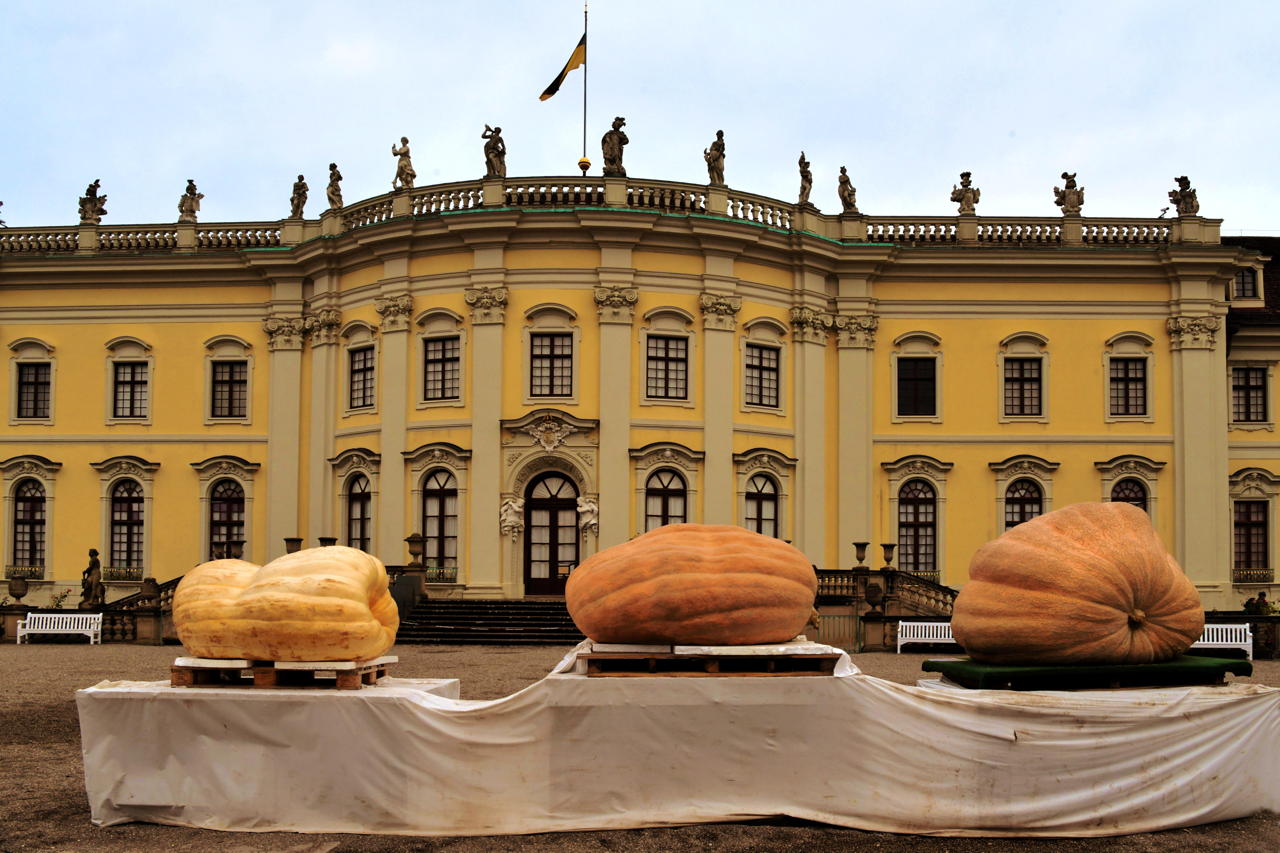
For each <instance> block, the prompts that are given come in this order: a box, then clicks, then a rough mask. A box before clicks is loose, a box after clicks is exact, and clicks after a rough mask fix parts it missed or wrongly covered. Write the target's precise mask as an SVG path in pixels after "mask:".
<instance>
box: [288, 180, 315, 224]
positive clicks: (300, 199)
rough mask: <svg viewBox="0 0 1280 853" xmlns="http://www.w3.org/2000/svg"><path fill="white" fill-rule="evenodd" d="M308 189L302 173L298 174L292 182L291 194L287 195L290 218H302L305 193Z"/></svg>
mask: <svg viewBox="0 0 1280 853" xmlns="http://www.w3.org/2000/svg"><path fill="white" fill-rule="evenodd" d="M310 190H311V188H310V187H308V186H307V182H306V181H305V180H304V179H303V177H302V175H299V176H298V180H296V181H294V182H293V194H292V195H290V196H289V218H290V219H301V218H302V209H303V208H304V207H306V206H307V193H308V192H310Z"/></svg>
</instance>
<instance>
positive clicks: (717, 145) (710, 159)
mask: <svg viewBox="0 0 1280 853" xmlns="http://www.w3.org/2000/svg"><path fill="white" fill-rule="evenodd" d="M702 159H703V160H706V161H707V177H708V179H709V181H710V183H711V185H712V186H715V187H722V186H724V131H723V130H717V131H716V141H715V142H712V143H711V147H710V148H704V149H702Z"/></svg>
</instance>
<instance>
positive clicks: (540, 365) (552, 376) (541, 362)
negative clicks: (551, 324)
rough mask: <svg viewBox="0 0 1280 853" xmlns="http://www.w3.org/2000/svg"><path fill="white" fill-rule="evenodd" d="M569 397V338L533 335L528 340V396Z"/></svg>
mask: <svg viewBox="0 0 1280 853" xmlns="http://www.w3.org/2000/svg"><path fill="white" fill-rule="evenodd" d="M572 395H573V335H571V334H569V333H567V332H534V333H533V334H531V335H530V336H529V396H530V397H570V396H572Z"/></svg>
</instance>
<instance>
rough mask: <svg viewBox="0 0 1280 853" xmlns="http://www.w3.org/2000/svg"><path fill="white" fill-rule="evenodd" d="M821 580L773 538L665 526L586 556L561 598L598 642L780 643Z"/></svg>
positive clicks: (711, 527) (800, 624)
mask: <svg viewBox="0 0 1280 853" xmlns="http://www.w3.org/2000/svg"><path fill="white" fill-rule="evenodd" d="M817 588H818V579H817V576H816V575H815V574H814V571H813V568H812V566H810V565H809V560H808V558H807V557H805V555H804V554H803V553H802V552H801V551H799V550H797V549H796V548H793V547H792V546H791V545H788V544H787V543H786V542H783V541H782V540H781V539H774V538H773V537H771V536H763V535H761V534H759V533H754V532H752V531H750V530H746V529H744V528H742V527H734V526H730V525H718V524H669V525H666V526H665V527H659V528H658V529H657V530H651V531H650V532H648V533H645V534H643V535H641V536H637V537H636V538H635V539H632V540H631V541H629V542H624V543H622V544H621V545H615V546H613V547H612V548H606V549H605V550H603V551H601V552H599V553H598V554H595V555H593V556H591V557H589V558H588V559H587V560H585V561H584V562H583V563H582V564H581V565H580V566H578V567H577V568H576V569H574V570H573V573H572V574H570V575H569V581H568V583H567V585H566V586H565V603H566V604H567V605H568V608H569V615H570V616H572V617H573V622H574V624H575V625H577V626H578V630H580V631H582V633H584V634H586V635H587V636H588V637H590V638H591V639H593V640H595V641H596V642H599V643H661V644H673V645H675V644H678V645H702V646H738V645H752V644H759V643H783V642H786V641H787V640H790V639H792V638H793V637H795V636H796V635H797V634H799V633H800V632H801V630H803V629H804V626H805V623H806V622H807V621H808V620H809V617H810V615H811V614H812V612H813V600H814V594H815V593H816V592H817Z"/></svg>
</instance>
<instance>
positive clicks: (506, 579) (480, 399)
mask: <svg viewBox="0 0 1280 853" xmlns="http://www.w3.org/2000/svg"><path fill="white" fill-rule="evenodd" d="M489 251H496V252H499V253H500V252H501V250H489ZM477 254H479V253H477ZM498 263H501V259H500V258H499V259H498ZM473 280H475V276H473ZM483 280H485V281H491V282H492V283H491V284H485V285H480V286H477V287H471V288H468V289H467V291H466V294H465V299H466V303H467V305H469V306H470V307H471V341H472V345H471V347H470V350H471V375H472V376H473V377H475V379H474V381H473V382H472V383H471V389H470V390H471V411H472V417H471V452H472V456H471V507H470V512H469V514H468V519H469V524H468V527H467V541H468V542H469V543H470V552H471V553H470V560H469V563H468V566H469V569H468V572H467V580H466V583H467V591H466V595H467V596H468V597H473V598H502V597H514V596H516V595H518V587H519V580H520V579H519V577H517V576H516V574H515V569H514V568H513V567H511V566H510V565H505V566H504V563H503V553H502V552H503V548H502V546H503V543H504V540H506V539H508V538H511V532H510V531H509V530H500V527H499V524H500V517H499V511H500V495H501V492H502V428H501V421H502V383H503V381H504V378H505V377H504V375H503V370H502V364H503V352H502V349H503V347H502V324H503V321H504V319H505V316H506V310H507V289H506V288H505V287H502V286H501V284H500V282H501V273H500V272H498V271H495V272H494V273H492V274H491V275H488V276H485V277H484V279H483Z"/></svg>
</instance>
